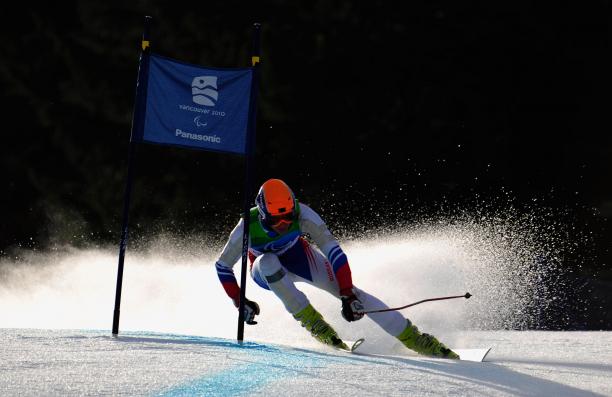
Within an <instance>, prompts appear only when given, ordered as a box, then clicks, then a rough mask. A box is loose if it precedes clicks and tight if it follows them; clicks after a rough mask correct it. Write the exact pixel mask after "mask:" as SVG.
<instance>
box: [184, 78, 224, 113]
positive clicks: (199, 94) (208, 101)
mask: <svg viewBox="0 0 612 397" xmlns="http://www.w3.org/2000/svg"><path fill="white" fill-rule="evenodd" d="M191 94H192V95H193V102H195V103H197V104H198V105H204V106H215V104H216V103H217V100H218V99H219V92H218V91H217V76H198V77H194V78H193V81H192V82H191Z"/></svg>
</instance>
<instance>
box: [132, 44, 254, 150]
mask: <svg viewBox="0 0 612 397" xmlns="http://www.w3.org/2000/svg"><path fill="white" fill-rule="evenodd" d="M149 57H150V58H149V63H148V76H147V77H146V84H147V89H146V105H145V106H144V109H145V111H144V123H143V125H142V127H141V131H137V132H136V135H135V139H136V140H140V141H145V142H151V143H158V144H165V145H173V146H186V147H192V148H198V149H204V150H212V151H220V152H231V153H238V154H245V153H246V146H247V127H248V123H249V104H250V100H251V81H252V78H253V69H252V68H241V69H216V68H204V67H201V66H197V65H191V64H187V63H184V62H180V61H176V60H173V59H169V58H165V57H161V56H159V55H154V54H150V55H149ZM145 73H146V69H145ZM140 100H142V99H140Z"/></svg>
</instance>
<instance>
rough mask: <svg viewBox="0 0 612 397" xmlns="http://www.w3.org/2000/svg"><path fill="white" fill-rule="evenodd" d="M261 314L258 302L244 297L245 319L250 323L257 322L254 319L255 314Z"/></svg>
mask: <svg viewBox="0 0 612 397" xmlns="http://www.w3.org/2000/svg"><path fill="white" fill-rule="evenodd" d="M258 314H259V305H258V304H257V302H253V301H250V300H248V299H247V298H244V321H245V322H246V323H247V324H249V325H255V324H257V321H254V319H255V316H256V315H258Z"/></svg>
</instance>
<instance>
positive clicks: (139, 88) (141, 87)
mask: <svg viewBox="0 0 612 397" xmlns="http://www.w3.org/2000/svg"><path fill="white" fill-rule="evenodd" d="M150 28H151V17H150V16H145V20H144V30H143V34H142V52H141V55H140V62H139V67H138V80H137V82H136V99H135V103H134V113H133V115H132V131H131V135H130V144H129V150H128V166H127V181H126V184H125V192H124V197H123V222H122V226H121V242H120V243H119V266H118V269H117V289H116V291H115V310H114V312H113V335H117V334H118V333H119V314H120V306H121V288H122V285H123V263H124V260H125V249H126V247H127V240H128V220H129V212H130V198H131V195H132V181H133V178H134V176H133V174H134V170H133V168H134V158H135V155H136V145H137V141H135V137H137V136H139V135H140V136H142V134H141V131H140V130H141V129H142V128H143V125H142V120H143V118H144V117H143V116H144V111H145V97H146V85H147V74H148V70H147V69H148V68H147V66H148V55H149V51H150V45H149V32H150Z"/></svg>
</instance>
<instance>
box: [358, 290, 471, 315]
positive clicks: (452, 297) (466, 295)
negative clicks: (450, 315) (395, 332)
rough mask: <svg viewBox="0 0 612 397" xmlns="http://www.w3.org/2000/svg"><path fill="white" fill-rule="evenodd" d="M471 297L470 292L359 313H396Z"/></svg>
mask: <svg viewBox="0 0 612 397" xmlns="http://www.w3.org/2000/svg"><path fill="white" fill-rule="evenodd" d="M470 296H472V294H470V293H469V292H466V293H465V295H456V296H444V297H441V298H430V299H423V300H422V301H418V302H414V303H409V304H407V305H406V306H400V307H392V308H388V309H380V310H368V311H365V312H359V314H369V313H382V312H392V311H395V310H402V309H405V308H407V307H410V306H416V305H419V304H421V303H425V302H431V301H442V300H445V299H457V298H465V299H469V298H470Z"/></svg>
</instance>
